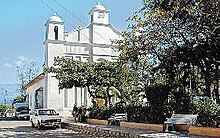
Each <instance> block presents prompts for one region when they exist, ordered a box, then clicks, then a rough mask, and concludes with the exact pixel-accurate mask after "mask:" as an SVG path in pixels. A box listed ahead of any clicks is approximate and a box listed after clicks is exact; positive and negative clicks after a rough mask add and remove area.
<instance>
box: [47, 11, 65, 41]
mask: <svg viewBox="0 0 220 138" xmlns="http://www.w3.org/2000/svg"><path fill="white" fill-rule="evenodd" d="M45 26H46V38H45V39H46V40H60V41H63V40H64V22H63V21H62V19H61V18H60V17H59V16H58V15H57V14H56V13H55V14H54V15H53V16H51V17H50V18H49V19H48V20H47V22H46V24H45Z"/></svg>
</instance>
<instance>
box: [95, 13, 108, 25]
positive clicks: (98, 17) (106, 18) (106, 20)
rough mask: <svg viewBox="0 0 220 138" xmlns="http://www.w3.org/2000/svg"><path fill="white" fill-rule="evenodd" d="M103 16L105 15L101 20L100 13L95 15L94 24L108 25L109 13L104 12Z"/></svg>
mask: <svg viewBox="0 0 220 138" xmlns="http://www.w3.org/2000/svg"><path fill="white" fill-rule="evenodd" d="M101 14H104V18H100V13H99V12H94V13H93V22H94V23H102V24H108V23H109V21H108V20H109V17H108V13H107V12H102V13H101Z"/></svg>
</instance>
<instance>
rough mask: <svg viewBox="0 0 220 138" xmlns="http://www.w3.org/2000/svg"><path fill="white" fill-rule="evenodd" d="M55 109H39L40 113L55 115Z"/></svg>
mask: <svg viewBox="0 0 220 138" xmlns="http://www.w3.org/2000/svg"><path fill="white" fill-rule="evenodd" d="M55 114H56V112H55V111H54V110H39V115H55Z"/></svg>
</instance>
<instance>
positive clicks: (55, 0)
mask: <svg viewBox="0 0 220 138" xmlns="http://www.w3.org/2000/svg"><path fill="white" fill-rule="evenodd" d="M54 2H55V3H56V4H57V5H59V6H60V7H61V8H63V9H64V10H65V11H67V12H68V13H69V14H70V15H72V16H73V17H74V18H76V19H77V20H78V21H79V22H81V23H82V24H83V25H85V26H86V23H85V22H84V21H82V20H81V19H80V18H79V17H77V16H76V15H75V14H73V13H72V12H71V11H70V10H68V9H67V8H65V7H64V6H63V5H62V4H61V3H59V2H57V0H54ZM93 31H94V30H93ZM94 33H96V34H97V35H99V36H100V37H101V38H102V39H103V40H105V41H106V42H108V40H106V39H105V38H104V37H103V36H102V35H100V34H99V33H98V32H96V31H94Z"/></svg>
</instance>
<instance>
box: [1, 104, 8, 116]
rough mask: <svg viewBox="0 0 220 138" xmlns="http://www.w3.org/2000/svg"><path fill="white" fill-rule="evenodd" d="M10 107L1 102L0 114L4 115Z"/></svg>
mask: <svg viewBox="0 0 220 138" xmlns="http://www.w3.org/2000/svg"><path fill="white" fill-rule="evenodd" d="M8 108H9V107H8V106H7V105H5V104H1V103H0V115H1V116H2V115H4V113H5V111H6V110H7V109H8Z"/></svg>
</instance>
